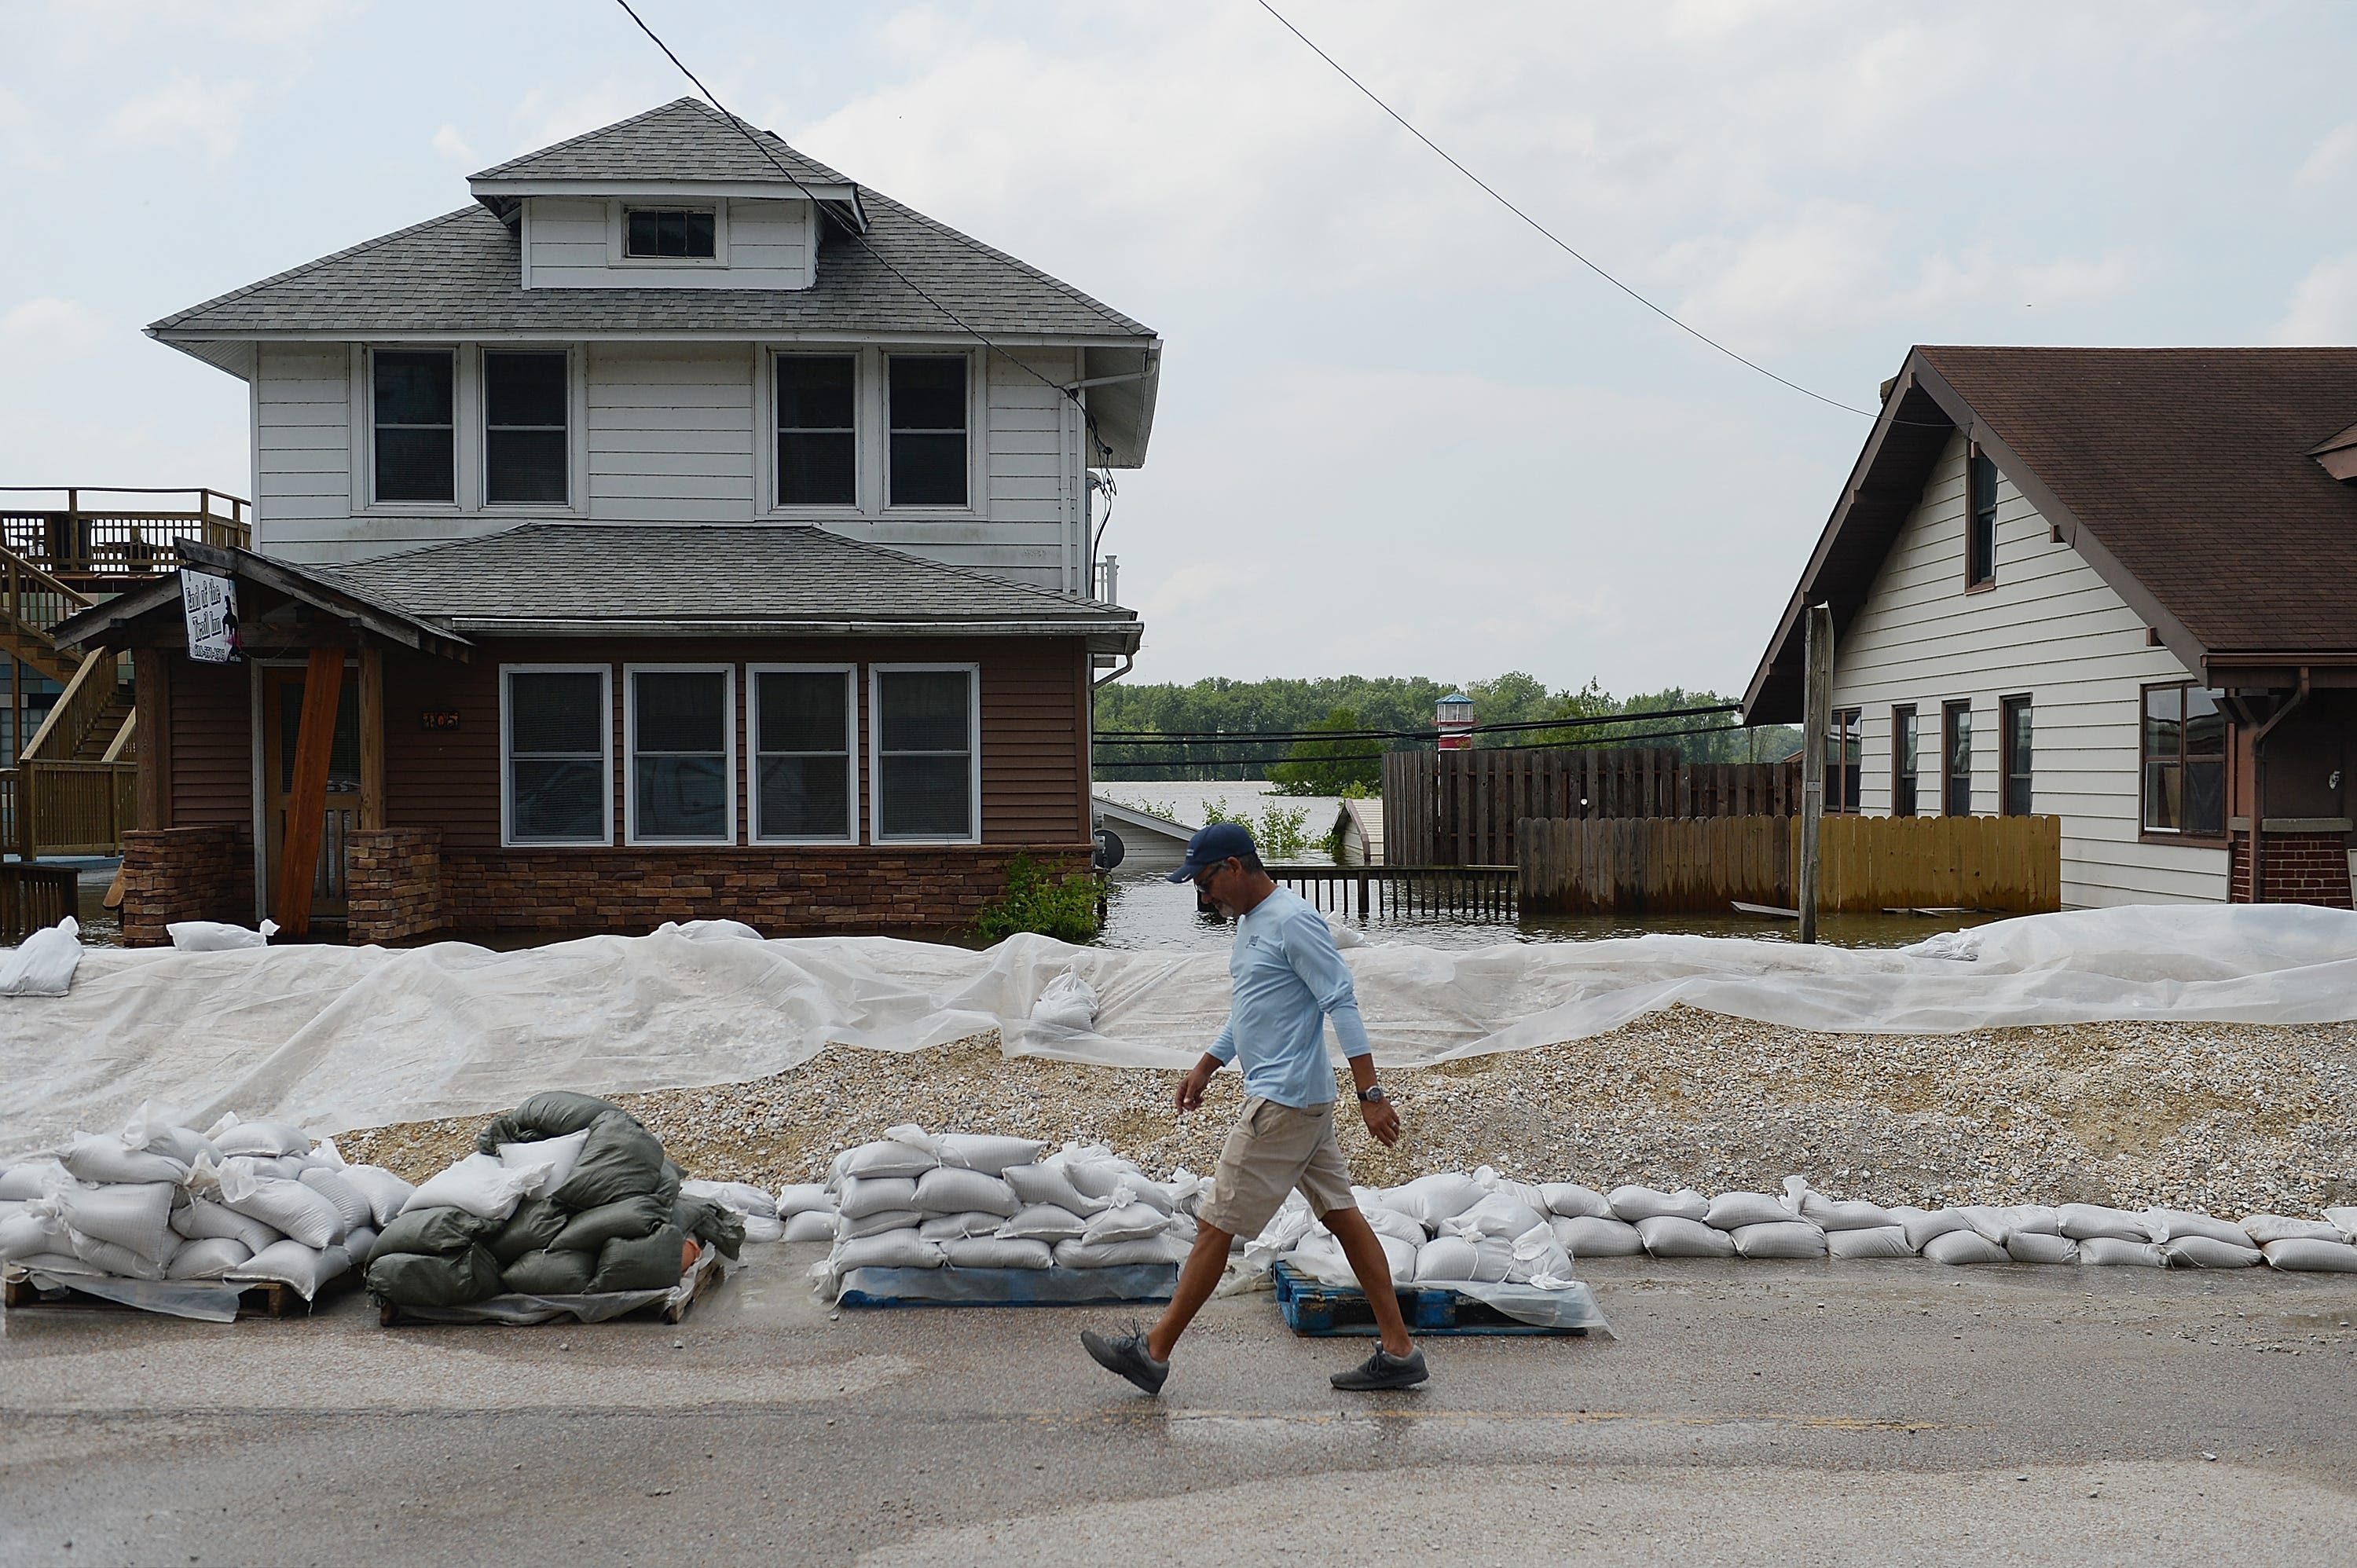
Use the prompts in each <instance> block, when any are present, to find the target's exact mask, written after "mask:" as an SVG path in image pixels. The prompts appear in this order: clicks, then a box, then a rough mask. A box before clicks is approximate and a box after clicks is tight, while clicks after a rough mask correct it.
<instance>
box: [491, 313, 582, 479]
mask: <svg viewBox="0 0 2357 1568" xmlns="http://www.w3.org/2000/svg"><path fill="white" fill-rule="evenodd" d="M569 365H570V360H569V359H568V357H567V355H566V354H565V350H563V349H557V350H555V351H554V352H553V353H552V352H548V351H545V350H533V351H532V352H528V353H526V352H514V351H510V350H505V349H485V350H484V352H483V503H484V504H485V505H486V506H560V507H561V506H564V505H565V504H567V502H566V494H567V490H568V486H567V483H566V477H567V470H568V469H569V468H570V467H571V466H572V449H571V446H570V445H569V443H568V441H567V439H566V432H565V423H566V421H565V409H566V405H567V404H568V403H570V402H571V401H572V380H571V373H570V369H569Z"/></svg>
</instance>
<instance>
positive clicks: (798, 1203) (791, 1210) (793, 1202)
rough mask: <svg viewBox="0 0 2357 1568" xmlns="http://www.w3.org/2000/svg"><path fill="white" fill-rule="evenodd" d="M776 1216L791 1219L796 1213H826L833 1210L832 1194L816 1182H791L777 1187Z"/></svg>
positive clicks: (829, 1213)
mask: <svg viewBox="0 0 2357 1568" xmlns="http://www.w3.org/2000/svg"><path fill="white" fill-rule="evenodd" d="M776 1212H777V1216H778V1218H779V1219H792V1218H793V1217H794V1216H795V1215H797V1214H828V1215H832V1214H833V1213H834V1194H833V1193H831V1192H829V1191H827V1189H826V1188H825V1187H822V1186H820V1185H819V1184H818V1183H816V1182H793V1183H790V1184H789V1185H787V1186H785V1187H780V1188H778V1204H777V1210H776Z"/></svg>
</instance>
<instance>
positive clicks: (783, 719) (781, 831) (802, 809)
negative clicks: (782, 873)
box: [746, 664, 859, 843]
mask: <svg viewBox="0 0 2357 1568" xmlns="http://www.w3.org/2000/svg"><path fill="white" fill-rule="evenodd" d="M746 675H747V679H748V680H749V681H750V682H752V696H753V711H752V735H753V836H754V837H755V838H756V839H760V840H764V841H767V842H770V843H849V842H851V841H853V840H855V839H856V838H857V837H858V833H859V823H858V821H857V819H856V817H855V816H854V814H853V810H854V808H853V804H852V803H853V801H854V800H856V799H857V798H858V796H857V793H856V790H855V789H853V787H852V786H853V778H852V761H851V758H852V737H853V736H855V735H856V734H857V733H858V725H859V720H858V714H857V710H856V706H855V704H856V702H857V697H856V687H855V686H854V685H853V683H852V671H851V668H850V666H848V665H831V666H826V667H822V668H813V667H807V666H804V667H794V666H782V667H781V666H762V665H758V664H757V665H754V666H752V667H751V668H750V669H749V670H748V671H747V672H746Z"/></svg>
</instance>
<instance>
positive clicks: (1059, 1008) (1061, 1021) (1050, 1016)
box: [1031, 970, 1097, 1031]
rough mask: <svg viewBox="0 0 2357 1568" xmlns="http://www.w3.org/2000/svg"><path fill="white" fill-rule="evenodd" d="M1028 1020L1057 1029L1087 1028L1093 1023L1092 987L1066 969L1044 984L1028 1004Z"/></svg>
mask: <svg viewBox="0 0 2357 1568" xmlns="http://www.w3.org/2000/svg"><path fill="white" fill-rule="evenodd" d="M1031 1021H1032V1022H1033V1023H1035V1024H1051V1025H1053V1026H1056V1027H1057V1028H1060V1029H1073V1030H1082V1031H1085V1030H1091V1029H1094V1028H1095V1027H1096V1026H1097V993H1096V989H1095V988H1094V987H1093V986H1092V985H1090V984H1089V983H1088V982H1087V981H1085V980H1082V978H1081V977H1080V976H1079V975H1077V974H1074V973H1072V972H1071V971H1069V970H1067V971H1066V972H1063V973H1062V974H1060V975H1058V976H1057V977H1056V978H1055V979H1053V980H1051V981H1049V983H1048V985H1047V988H1046V989H1045V990H1043V991H1041V992H1040V993H1039V1001H1037V1002H1035V1003H1033V1004H1031Z"/></svg>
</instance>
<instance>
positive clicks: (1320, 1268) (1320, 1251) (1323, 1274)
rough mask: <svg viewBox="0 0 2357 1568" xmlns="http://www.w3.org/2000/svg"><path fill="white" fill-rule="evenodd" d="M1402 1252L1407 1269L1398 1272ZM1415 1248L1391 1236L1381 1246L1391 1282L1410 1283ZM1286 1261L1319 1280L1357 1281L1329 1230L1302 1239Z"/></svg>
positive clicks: (1338, 1282) (1345, 1254)
mask: <svg viewBox="0 0 2357 1568" xmlns="http://www.w3.org/2000/svg"><path fill="white" fill-rule="evenodd" d="M1403 1253H1404V1254H1405V1259H1406V1269H1407V1273H1406V1274H1405V1276H1402V1275H1401V1273H1399V1270H1400V1267H1401V1261H1400V1260H1401V1254H1403ZM1415 1253H1416V1250H1415V1248H1413V1247H1410V1246H1408V1245H1407V1243H1405V1242H1404V1241H1398V1240H1394V1241H1393V1242H1392V1243H1391V1245H1390V1246H1388V1247H1385V1248H1384V1249H1383V1265H1384V1272H1385V1273H1387V1274H1389V1275H1390V1278H1391V1281H1392V1283H1394V1284H1401V1283H1410V1282H1412V1281H1414V1280H1415ZM1286 1266H1287V1267H1288V1268H1290V1269H1292V1270H1293V1271H1294V1272H1295V1273H1301V1274H1307V1275H1308V1276H1309V1277H1310V1278H1311V1279H1313V1280H1316V1281H1317V1282H1318V1283H1320V1284H1328V1285H1351V1286H1355V1285H1357V1284H1358V1283H1359V1272H1358V1271H1357V1270H1356V1269H1353V1268H1352V1267H1351V1259H1350V1256H1349V1254H1347V1253H1345V1252H1344V1251H1342V1243H1341V1242H1340V1240H1338V1239H1337V1238H1336V1237H1335V1235H1334V1233H1333V1232H1332V1231H1330V1230H1329V1231H1321V1232H1318V1233H1316V1234H1313V1235H1310V1236H1308V1237H1305V1238H1304V1239H1303V1240H1302V1243H1301V1245H1300V1246H1298V1247H1297V1248H1295V1249H1294V1250H1293V1252H1292V1255H1291V1256H1289V1257H1287V1258H1286Z"/></svg>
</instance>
